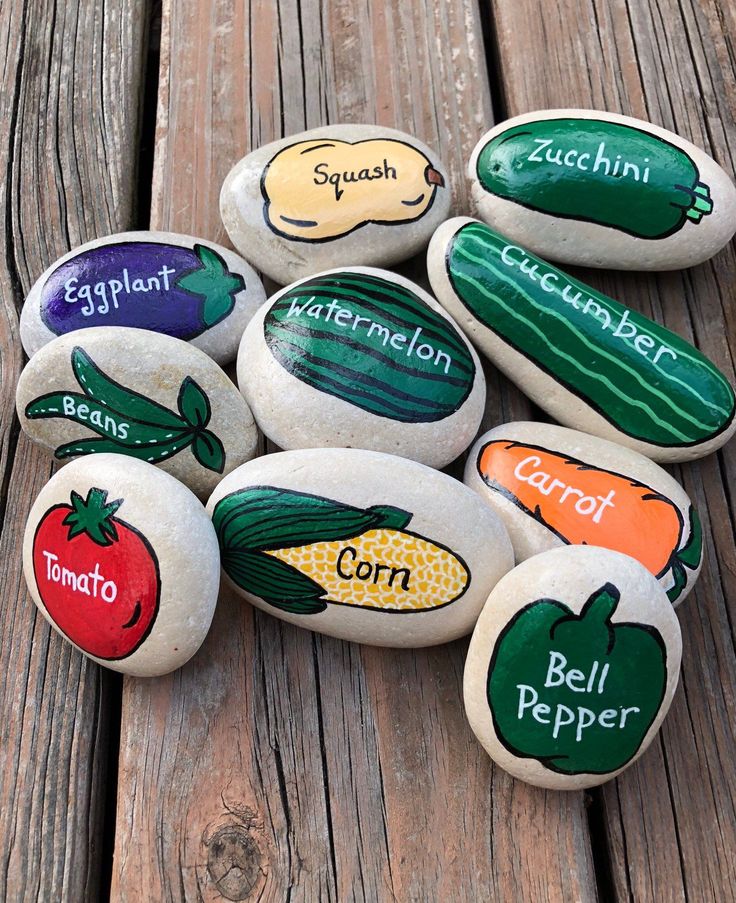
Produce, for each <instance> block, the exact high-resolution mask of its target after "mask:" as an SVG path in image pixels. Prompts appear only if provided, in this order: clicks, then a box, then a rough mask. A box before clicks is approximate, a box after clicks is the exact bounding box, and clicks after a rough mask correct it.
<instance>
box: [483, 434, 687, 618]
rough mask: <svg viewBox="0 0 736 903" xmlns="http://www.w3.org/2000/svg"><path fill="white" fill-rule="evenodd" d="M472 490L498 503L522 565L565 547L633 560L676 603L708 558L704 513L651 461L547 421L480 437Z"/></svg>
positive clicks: (518, 560)
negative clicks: (599, 549) (597, 549)
mask: <svg viewBox="0 0 736 903" xmlns="http://www.w3.org/2000/svg"><path fill="white" fill-rule="evenodd" d="M465 484H466V485H467V486H469V487H470V488H471V489H474V490H475V491H476V492H478V493H480V495H482V496H483V498H484V499H486V501H487V502H488V503H489V504H490V505H492V506H493V508H494V509H495V510H496V511H497V512H498V514H499V516H500V517H501V519H502V520H503V522H504V524H505V525H506V529H507V530H508V531H509V536H510V537H511V542H512V543H513V546H514V554H515V557H516V561H517V562H520V561H525V560H526V559H527V558H530V557H531V556H532V555H537V554H539V553H540V552H544V551H546V550H547V549H554V548H557V547H558V546H562V545H566V544H573V545H575V544H581V545H590V546H601V547H603V548H606V549H613V550H614V551H617V552H623V553H624V554H626V555H631V557H632V558H636V559H637V561H639V562H641V564H643V565H644V566H645V567H646V568H647V569H648V570H649V571H651V573H652V574H654V576H655V577H657V579H658V580H659V582H660V584H661V586H662V587H663V588H664V590H665V591H666V592H667V595H668V597H669V599H670V601H671V602H672V603H673V604H674V605H678V604H679V603H680V602H681V601H682V600H683V599H684V598H685V596H686V595H687V594H688V593H689V592H690V590H691V589H692V587H693V585H694V584H695V581H696V580H697V578H698V575H699V573H700V566H701V564H702V559H703V541H702V531H701V527H700V520H699V518H698V513H697V511H696V510H695V508H694V507H693V505H692V503H691V501H690V499H689V498H688V495H687V493H686V492H685V490H684V489H683V488H682V486H680V484H679V483H678V482H677V481H676V480H674V479H673V478H672V477H671V476H670V475H669V474H668V473H667V472H666V471H664V470H662V468H661V467H659V466H658V465H657V464H654V463H653V462H652V461H650V460H649V459H648V458H645V457H644V456H643V455H640V454H638V453H637V452H634V451H631V450H630V449H628V448H623V447H622V446H620V445H617V444H616V443H614V442H607V441H606V440H605V439H597V438H596V437H594V436H589V435H588V434H587V433H580V432H578V431H577V430H569V429H565V428H564V427H561V426H553V425H552V424H548V423H506V424H503V425H502V426H497V427H495V428H494V429H492V430H490V432H488V433H486V434H485V435H483V436H481V437H480V438H479V439H478V441H477V442H476V443H475V445H474V446H473V448H472V449H471V451H470V453H469V455H468V460H467V465H466V467H465Z"/></svg>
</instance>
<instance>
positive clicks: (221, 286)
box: [20, 232, 266, 363]
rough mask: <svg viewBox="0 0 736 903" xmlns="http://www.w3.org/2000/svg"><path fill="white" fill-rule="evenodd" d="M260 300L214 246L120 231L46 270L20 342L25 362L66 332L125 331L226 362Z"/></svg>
mask: <svg viewBox="0 0 736 903" xmlns="http://www.w3.org/2000/svg"><path fill="white" fill-rule="evenodd" d="M265 300H266V295H265V292H264V290H263V285H262V284H261V281H260V279H259V278H258V276H257V275H256V273H255V271H254V270H253V269H252V268H251V267H250V266H249V265H248V264H247V263H246V262H245V261H244V260H242V259H241V258H240V257H238V256H237V254H234V253H233V252H232V251H228V250H227V249H226V248H223V247H220V245H216V244H213V243H212V242H209V241H204V240H203V239H199V238H192V237H191V236H189V235H177V234H174V233H171V232H123V233H120V234H118V235H108V236H105V237H104V238H99V239H96V240H95V241H90V242H88V243H87V244H84V245H81V246H80V247H78V248H75V249H74V250H73V251H70V252H69V253H68V254H66V255H64V257H62V258H60V259H59V260H57V261H56V263H54V264H53V265H52V266H51V267H49V269H47V270H46V272H45V273H44V274H43V275H42V276H41V277H40V278H39V279H38V281H37V282H36V283H35V285H34V286H33V288H32V289H31V291H30V293H29V295H28V297H27V299H26V302H25V304H24V306H23V310H22V312H21V323H20V334H21V341H22V343H23V348H24V349H25V351H26V354H28V356H29V357H30V356H32V355H33V354H34V353H35V352H36V351H38V349H39V348H41V347H42V346H43V345H45V344H46V343H47V342H50V341H52V340H53V339H54V338H55V337H56V336H59V335H65V334H66V333H68V332H73V331H75V330H78V329H86V328H88V327H91V326H130V327H133V328H137V329H148V330H151V331H153V332H160V333H162V334H164V335H169V336H172V337H174V338H177V339H182V340H184V341H187V342H191V343H192V344H193V345H195V346H196V347H197V348H200V349H201V350H202V351H204V352H205V353H206V354H208V355H209V356H210V357H212V358H213V359H214V360H216V361H217V362H218V363H226V362H227V361H230V360H232V359H233V358H234V357H235V354H236V352H237V348H238V342H239V341H240V337H241V335H242V334H243V330H244V329H245V327H246V325H247V323H248V321H249V320H250V318H251V317H252V316H253V314H254V313H255V311H256V310H257V308H258V307H259V306H260V305H261V304H262V303H263V302H264V301H265Z"/></svg>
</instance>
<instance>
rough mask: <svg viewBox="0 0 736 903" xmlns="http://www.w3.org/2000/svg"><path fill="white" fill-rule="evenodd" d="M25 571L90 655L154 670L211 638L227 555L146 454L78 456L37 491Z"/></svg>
mask: <svg viewBox="0 0 736 903" xmlns="http://www.w3.org/2000/svg"><path fill="white" fill-rule="evenodd" d="M23 572H24V574H25V578H26V583H27V584H28V589H29V590H30V593H31V596H32V597H33V601H34V602H35V603H36V605H37V606H38V608H39V610H40V612H41V614H42V615H43V616H44V617H45V618H46V620H47V621H48V622H49V623H50V624H51V626H52V627H53V628H54V629H55V630H56V631H58V632H59V633H60V634H61V635H62V636H63V637H64V638H65V639H66V640H68V641H69V642H70V643H72V645H73V646H75V647H76V648H77V649H78V650H79V651H80V652H83V653H84V654H85V655H86V656H88V657H89V658H91V659H92V660H93V661H96V662H98V663H99V664H100V665H104V666H105V667H106V668H110V669H112V670H113V671H120V672H122V673H123V674H130V675H132V676H134V677H154V676H156V675H159V674H167V673H168V672H169V671H174V670H175V669H176V668H180V667H181V666H182V665H183V664H184V663H185V662H186V661H188V660H189V659H190V658H191V657H192V656H193V655H194V653H195V652H196V651H197V650H198V649H199V647H200V646H201V645H202V643H203V641H204V638H205V637H206V635H207V631H208V630H209V627H210V623H211V621H212V616H213V614H214V611H215V604H216V602H217V594H218V589H219V579H220V553H219V549H218V546H217V537H216V536H215V531H214V530H213V528H212V522H211V521H210V519H209V518H208V517H207V514H206V512H205V510H204V507H203V506H202V504H201V503H200V502H199V501H198V500H197V498H196V496H195V495H193V493H192V492H190V490H189V489H187V488H186V486H184V485H183V484H182V483H180V482H179V481H178V480H175V479H174V477H172V476H169V474H167V473H163V471H161V470H159V469H158V468H156V467H153V466H152V465H150V464H146V463H145V462H144V461H137V460H135V459H134V458H129V457H124V456H123V455H107V454H101V455H92V456H91V457H89V458H80V459H79V460H77V461H72V462H71V464H69V465H68V466H67V467H64V468H62V470H60V471H58V473H56V474H55V475H54V476H53V477H52V478H51V480H50V481H49V482H48V483H47V484H46V485H45V486H44V488H43V489H42V490H41V492H40V493H39V494H38V498H37V499H36V501H35V502H34V503H33V507H32V508H31V512H30V514H29V516H28V522H27V524H26V531H25V537H24V540H23Z"/></svg>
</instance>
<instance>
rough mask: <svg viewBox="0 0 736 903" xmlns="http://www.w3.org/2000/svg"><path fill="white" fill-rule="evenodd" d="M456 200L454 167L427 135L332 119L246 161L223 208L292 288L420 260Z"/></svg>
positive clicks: (249, 249)
mask: <svg viewBox="0 0 736 903" xmlns="http://www.w3.org/2000/svg"><path fill="white" fill-rule="evenodd" d="M450 200H451V193H450V188H449V184H448V180H447V173H446V171H445V168H444V167H443V165H442V164H441V162H440V161H439V159H438V157H437V154H435V153H434V151H432V150H430V149H429V148H428V147H427V146H426V145H425V144H422V142H421V141H417V140H416V139H415V138H412V137H411V136H409V135H405V134H404V133H403V132H397V131H395V130H394V129H387V128H383V127H382V126H375V125H330V126H325V127H324V128H319V129H313V130H312V131H309V132H303V133H301V134H299V135H292V136H290V137H288V138H284V139H283V140H281V141H275V142H273V143H272V144H267V145H265V146H264V147H261V148H259V149H258V150H255V151H253V152H252V153H250V154H248V156H247V157H244V158H243V159H242V160H241V161H240V162H239V163H237V164H236V165H235V166H234V167H233V169H232V170H231V171H230V173H229V174H228V176H227V178H226V179H225V183H224V184H223V186H222V193H221V195H220V212H221V214H222V221H223V223H224V224H225V228H226V229H227V232H228V235H229V236H230V239H231V240H232V242H233V244H234V245H235V247H236V248H239V249H240V252H241V253H242V254H243V255H244V256H245V257H246V258H247V259H248V260H250V261H251V263H253V265H254V266H256V267H258V269H259V270H261V271H262V272H264V273H266V274H267V275H268V276H270V277H271V278H272V279H274V280H275V281H276V282H278V283H280V284H281V285H285V284H287V283H289V282H294V281H295V280H297V279H301V278H303V277H304V276H309V275H311V274H312V273H317V272H319V271H320V270H325V269H328V268H330V267H336V266H341V265H349V266H354V265H358V264H367V265H371V264H377V265H381V266H388V265H390V264H392V263H396V262H397V261H399V260H404V259H406V258H407V257H411V256H412V254H416V253H418V252H419V251H421V250H422V249H423V248H425V247H426V245H427V242H428V241H429V239H430V236H431V235H432V232H433V231H434V230H435V228H436V227H437V226H438V225H439V224H440V223H441V222H442V220H444V219H445V218H446V217H447V215H448V212H449V209H450Z"/></svg>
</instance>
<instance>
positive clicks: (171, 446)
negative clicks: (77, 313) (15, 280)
mask: <svg viewBox="0 0 736 903" xmlns="http://www.w3.org/2000/svg"><path fill="white" fill-rule="evenodd" d="M16 407H17V410H18V417H19V419H20V425H21V427H22V428H23V430H24V431H25V432H26V433H27V434H28V435H29V436H30V438H31V439H33V441H34V442H38V443H39V445H42V446H44V447H45V448H48V449H50V450H51V451H52V452H53V454H54V457H55V458H56V459H57V460H60V461H67V460H69V459H70V458H74V457H77V456H79V455H90V454H96V453H99V452H112V453H116V454H123V455H131V456H133V457H135V458H139V459H141V460H143V461H148V462H149V463H151V464H156V465H157V466H158V467H160V468H161V469H162V470H165V471H167V472H168V473H170V474H171V475H172V476H174V477H176V478H177V480H181V482H182V483H185V484H186V485H187V486H188V487H189V488H190V489H191V490H192V491H193V492H195V493H196V494H197V495H199V496H200V497H204V498H206V497H207V496H208V495H209V494H210V493H211V492H212V490H213V489H214V488H215V486H216V485H217V483H218V482H219V480H220V478H221V476H222V475H223V474H226V473H230V471H231V470H234V469H235V468H236V467H238V466H239V465H240V464H243V463H245V461H248V460H250V458H252V457H253V455H254V454H255V452H256V445H257V442H258V430H257V428H256V425H255V421H254V420H253V415H252V414H251V412H250V409H249V408H248V405H247V404H246V402H245V400H244V399H243V397H242V395H241V394H240V392H238V390H237V388H236V386H235V385H234V383H233V382H232V381H231V380H230V378H229V377H228V376H227V375H226V374H225V373H224V371H223V370H221V369H220V367H218V365H217V364H216V363H215V362H214V361H213V360H212V358H210V357H208V356H207V355H206V354H205V353H204V352H203V351H200V350H199V349H198V348H194V347H193V346H192V345H189V344H188V343H187V342H182V341H181V340H180V339H173V338H171V336H167V335H161V334H159V333H155V332H149V331H147V330H144V329H130V328H127V327H125V326H96V327H91V328H89V329H80V330H79V331H77V332H73V333H67V334H66V335H63V336H59V337H58V338H56V339H54V340H53V342H49V344H48V345H44V347H43V348H41V350H40V351H38V352H36V354H34V356H33V357H32V358H31V360H30V362H29V363H28V365H27V366H26V368H25V370H24V371H23V373H22V374H21V377H20V380H19V382H18V389H17V392H16Z"/></svg>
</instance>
